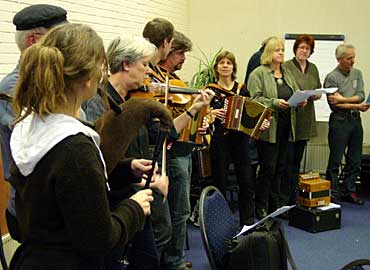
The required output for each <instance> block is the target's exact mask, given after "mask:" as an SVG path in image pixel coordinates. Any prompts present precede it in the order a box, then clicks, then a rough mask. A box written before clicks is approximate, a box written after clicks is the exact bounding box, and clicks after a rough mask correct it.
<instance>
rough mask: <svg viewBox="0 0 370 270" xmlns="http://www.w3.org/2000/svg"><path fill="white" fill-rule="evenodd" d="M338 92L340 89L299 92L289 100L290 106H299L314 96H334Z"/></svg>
mask: <svg viewBox="0 0 370 270" xmlns="http://www.w3.org/2000/svg"><path fill="white" fill-rule="evenodd" d="M336 91H338V88H320V89H315V90H297V91H296V92H294V94H293V95H292V96H291V97H290V98H289V99H288V103H289V105H290V106H297V105H298V104H299V103H302V102H304V101H305V100H306V99H308V98H309V97H312V96H317V95H320V94H333V93H334V92H336Z"/></svg>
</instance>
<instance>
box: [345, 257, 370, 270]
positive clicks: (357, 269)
mask: <svg viewBox="0 0 370 270" xmlns="http://www.w3.org/2000/svg"><path fill="white" fill-rule="evenodd" d="M364 265H370V260H367V259H361V260H355V261H353V262H350V263H349V264H347V265H345V266H344V267H343V268H342V269H341V270H364V268H363V267H362V266H364Z"/></svg>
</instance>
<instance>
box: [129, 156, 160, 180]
mask: <svg viewBox="0 0 370 270" xmlns="http://www.w3.org/2000/svg"><path fill="white" fill-rule="evenodd" d="M151 168H152V161H151V160H148V159H133V160H132V161H131V172H132V174H133V175H134V176H135V177H136V178H142V177H143V176H144V174H146V173H148V172H149V170H150V169H151ZM157 170H158V165H157V164H156V167H155V168H154V173H155V172H156V171H157Z"/></svg>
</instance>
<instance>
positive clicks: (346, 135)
mask: <svg viewBox="0 0 370 270" xmlns="http://www.w3.org/2000/svg"><path fill="white" fill-rule="evenodd" d="M362 140H363V129H362V124H361V118H360V114H359V113H358V112H357V113H353V114H352V113H351V111H349V110H348V111H345V112H341V113H338V112H335V113H331V115H330V119H329V133H328V142H329V148H330V155H329V162H328V167H327V170H326V179H327V180H330V181H331V189H332V193H333V195H342V196H347V195H349V194H350V193H351V192H355V191H356V187H355V180H356V178H357V176H359V175H360V170H361V156H362ZM346 149H347V152H346V153H345V150H346ZM344 154H345V159H346V166H345V168H344V179H343V186H342V188H341V191H339V190H338V173H339V167H340V165H341V162H342V158H343V155H344Z"/></svg>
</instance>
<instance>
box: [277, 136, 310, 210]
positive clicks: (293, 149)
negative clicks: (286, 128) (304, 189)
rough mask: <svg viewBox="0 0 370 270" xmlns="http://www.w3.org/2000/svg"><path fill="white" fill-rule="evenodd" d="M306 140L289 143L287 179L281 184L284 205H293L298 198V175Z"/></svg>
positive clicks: (283, 179) (284, 178)
mask: <svg viewBox="0 0 370 270" xmlns="http://www.w3.org/2000/svg"><path fill="white" fill-rule="evenodd" d="M306 145H307V140H300V141H296V142H289V143H288V149H287V171H286V175H287V177H283V178H282V182H281V186H280V187H281V190H280V191H281V202H282V203H283V204H284V205H294V204H296V202H297V196H298V175H299V172H300V170H301V161H302V157H303V153H304V149H305V148H306Z"/></svg>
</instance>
